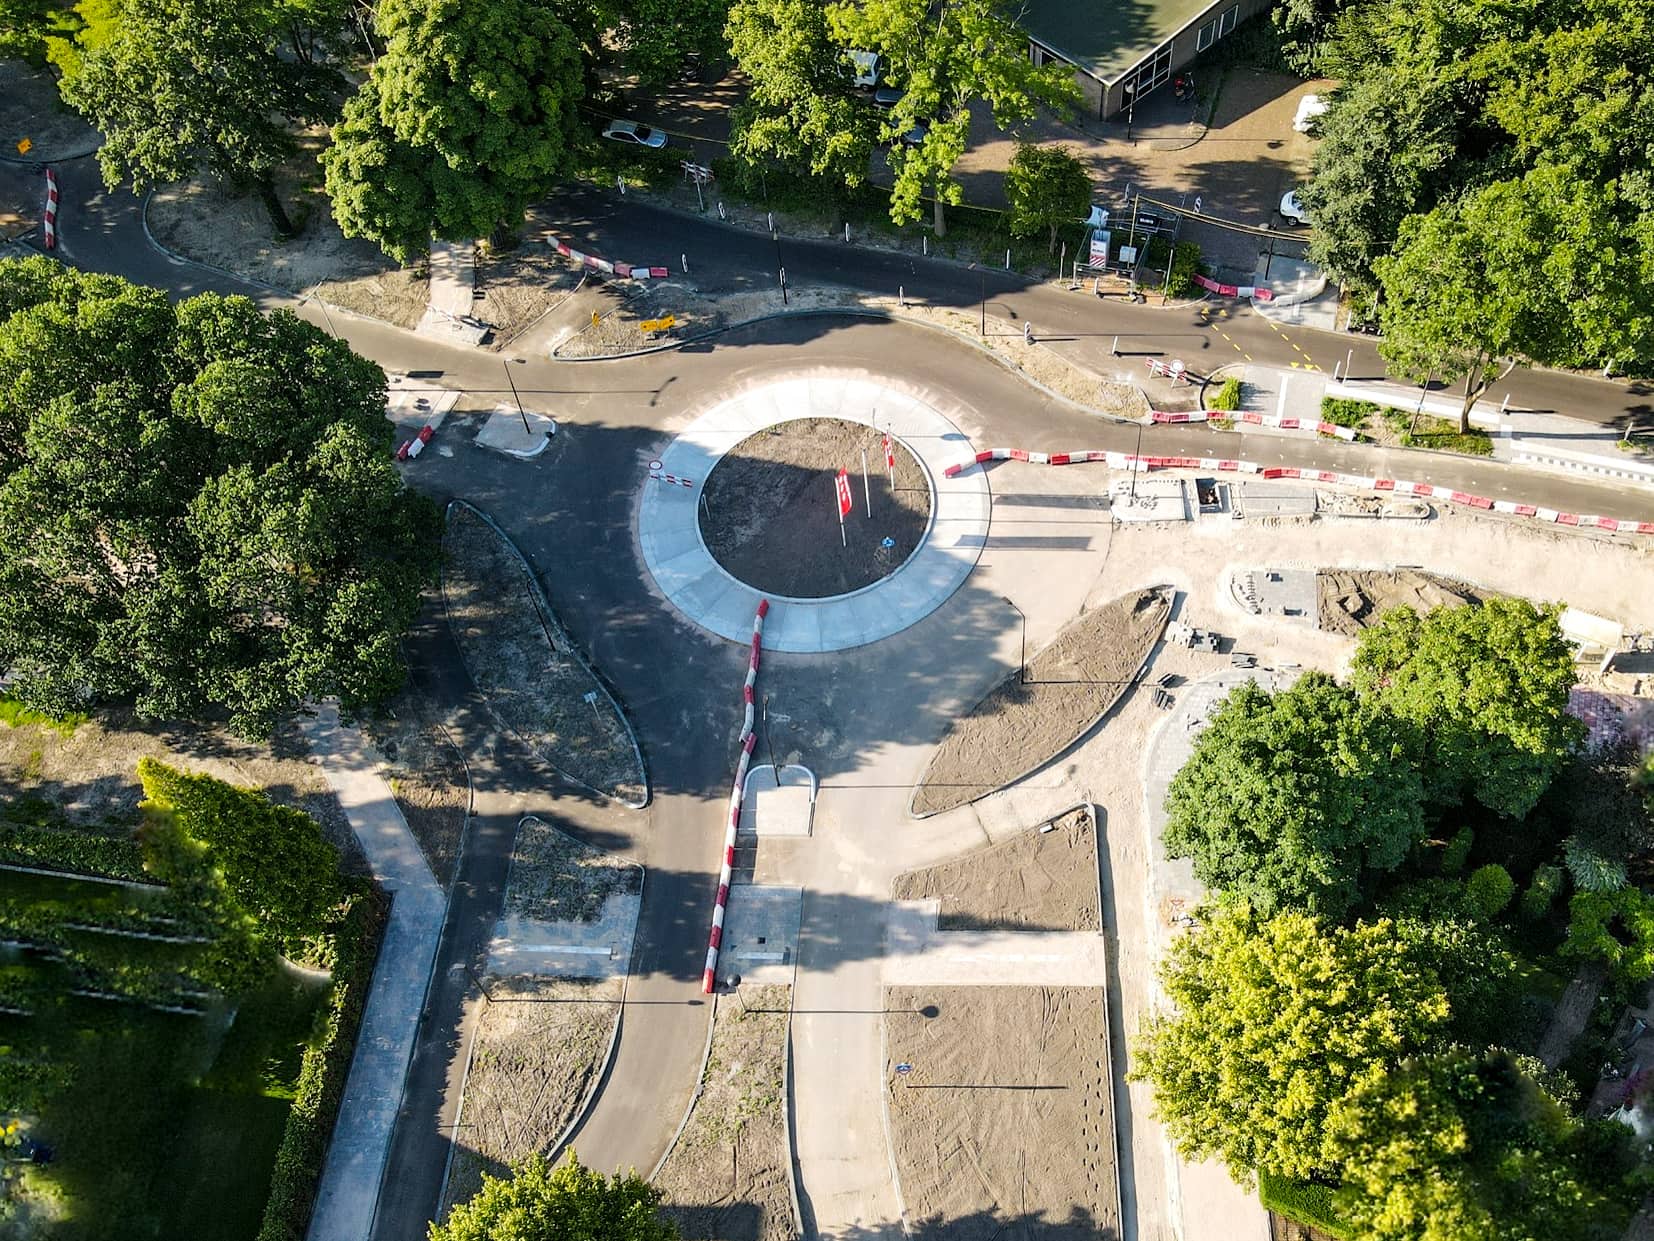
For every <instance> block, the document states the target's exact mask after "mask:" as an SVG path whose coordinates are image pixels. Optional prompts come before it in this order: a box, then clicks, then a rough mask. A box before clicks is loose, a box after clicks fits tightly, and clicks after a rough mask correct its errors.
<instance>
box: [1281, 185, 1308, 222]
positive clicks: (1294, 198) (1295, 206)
mask: <svg viewBox="0 0 1654 1241" xmlns="http://www.w3.org/2000/svg"><path fill="white" fill-rule="evenodd" d="M1281 218H1282V219H1283V220H1285V221H1286V222H1287V223H1288V224H1296V225H1298V226H1299V227H1300V228H1302V227H1304V226H1305V225H1307V224H1309V222H1310V219H1309V208H1308V207H1306V206H1304V200H1303V199H1301V198H1299V197H1298V191H1297V190H1288V191H1287V192H1286V193H1285V194H1283V195H1282V196H1281Z"/></svg>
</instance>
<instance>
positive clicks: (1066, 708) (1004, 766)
mask: <svg viewBox="0 0 1654 1241" xmlns="http://www.w3.org/2000/svg"><path fill="white" fill-rule="evenodd" d="M1170 611H1171V598H1170V596H1169V595H1168V594H1163V593H1160V592H1157V591H1155V590H1152V589H1151V590H1137V591H1132V592H1131V593H1129V594H1126V595H1122V596H1121V597H1119V598H1117V599H1114V600H1112V601H1111V602H1109V603H1106V604H1104V605H1103V606H1102V607H1100V608H1097V609H1095V610H1094V611H1091V612H1087V613H1083V614H1082V615H1081V616H1080V617H1079V619H1077V620H1075V621H1073V622H1072V623H1071V624H1070V625H1069V626H1068V627H1067V628H1065V629H1064V630H1063V631H1062V632H1061V633H1060V634H1058V635H1057V638H1056V640H1055V641H1054V642H1052V643H1051V645H1049V646H1047V647H1046V648H1045V649H1043V650H1041V651H1039V652H1037V653H1035V654H1033V655H1032V656H1031V657H1030V658H1029V660H1028V668H1027V678H1026V682H1025V681H1024V678H1023V673H1022V670H1021V669H1018V670H1017V671H1015V672H1012V673H1011V674H1010V676H1008V677H1007V678H1006V679H1005V680H1003V681H1001V682H1000V683H999V684H998V685H996V686H994V687H993V688H992V689H991V690H989V691H988V693H987V694H986V695H985V696H984V697H983V699H982V701H981V702H979V703H977V705H976V706H975V707H973V708H972V709H971V711H970V713H969V714H968V715H965V716H962V717H961V718H959V719H957V720H955V721H954V724H953V727H952V728H951V729H950V730H949V731H948V734H947V736H945V737H944V738H943V739H942V743H941V745H940V746H938V747H937V750H936V754H935V755H934V756H933V757H932V758H931V760H930V764H929V765H928V766H927V767H926V768H925V773H924V775H923V776H922V777H920V780H919V787H918V788H917V789H916V790H915V792H914V795H913V813H914V814H915V815H917V816H919V817H921V818H922V817H924V816H926V815H932V814H938V813H940V812H941V811H944V810H951V809H952V808H953V807H955V806H962V805H964V804H965V803H967V802H971V801H975V800H976V799H977V798H979V797H985V796H987V795H988V794H989V793H992V792H993V791H994V790H995V789H998V788H1002V787H1004V786H1005V785H1006V784H1009V783H1011V782H1012V781H1013V780H1017V779H1019V778H1021V777H1022V776H1024V775H1026V774H1028V773H1029V772H1031V771H1035V770H1037V769H1038V768H1041V767H1043V766H1045V764H1047V763H1049V762H1050V761H1051V760H1052V759H1053V758H1055V757H1056V756H1057V755H1059V754H1061V753H1062V752H1063V751H1064V750H1066V749H1067V748H1068V747H1069V746H1071V745H1073V744H1074V742H1075V741H1076V740H1077V739H1078V738H1080V737H1081V736H1083V735H1084V734H1085V733H1086V731H1087V730H1088V729H1090V728H1091V727H1092V726H1093V725H1095V724H1096V723H1097V721H1098V720H1099V719H1101V718H1102V717H1103V716H1104V715H1105V714H1107V713H1108V711H1109V710H1110V708H1112V707H1113V706H1114V704H1115V703H1116V702H1118V701H1119V700H1120V698H1121V697H1122V696H1123V695H1124V694H1125V692H1126V691H1127V690H1128V689H1129V688H1131V683H1132V677H1133V676H1134V675H1135V674H1136V672H1137V670H1138V668H1139V667H1141V666H1142V663H1143V661H1144V659H1146V658H1147V657H1148V654H1149V651H1150V650H1152V649H1153V647H1154V644H1155V642H1156V641H1158V640H1159V638H1160V633H1161V631H1162V630H1163V629H1164V628H1165V626H1166V620H1167V617H1168V616H1169V615H1170Z"/></svg>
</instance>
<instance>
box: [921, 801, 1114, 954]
mask: <svg viewBox="0 0 1654 1241" xmlns="http://www.w3.org/2000/svg"><path fill="white" fill-rule="evenodd" d="M892 895H893V896H894V897H895V898H896V899H897V900H899V901H915V900H927V899H935V900H939V901H940V902H941V906H942V908H941V914H940V916H939V917H938V919H937V928H938V929H939V930H943V931H1095V930H1098V929H1099V928H1100V913H1099V911H1098V909H1097V832H1096V825H1095V824H1093V823H1092V821H1091V815H1090V813H1089V812H1088V811H1086V810H1084V809H1080V810H1075V811H1072V812H1070V813H1068V814H1065V815H1063V816H1062V818H1060V819H1057V820H1056V821H1055V823H1054V824H1053V826H1052V828H1051V830H1050V831H1042V830H1040V829H1039V828H1035V829H1034V830H1032V831H1028V832H1024V833H1023V834H1022V835H1020V836H1015V837H1012V838H1011V839H1010V840H1007V841H1006V842H1005V843H1003V844H999V845H994V846H991V847H990V848H987V849H980V850H978V851H976V852H975V853H967V854H965V855H964V856H963V857H958V858H954V859H953V860H951V861H948V862H942V863H940V864H939V865H936V866H928V867H926V868H924V869H923V870H911V871H908V872H907V874H905V875H898V876H897V877H896V882H895V884H894V887H893V890H892Z"/></svg>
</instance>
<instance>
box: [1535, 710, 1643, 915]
mask: <svg viewBox="0 0 1654 1241" xmlns="http://www.w3.org/2000/svg"><path fill="white" fill-rule="evenodd" d="M1641 770H1642V757H1641V755H1640V753H1639V751H1638V748H1637V744H1636V742H1634V741H1632V740H1630V739H1621V740H1619V741H1617V742H1615V743H1613V744H1611V745H1606V746H1604V747H1603V748H1602V749H1600V750H1597V751H1595V752H1581V753H1580V754H1578V755H1576V756H1575V758H1574V760H1573V761H1572V762H1571V763H1569V764H1568V765H1567V766H1566V767H1565V768H1563V769H1562V771H1561V772H1560V773H1558V775H1557V777H1556V782H1555V783H1554V784H1553V785H1552V786H1551V791H1550V793H1549V794H1548V795H1547V797H1546V801H1547V803H1548V804H1549V806H1550V807H1551V808H1552V812H1553V814H1554V815H1555V816H1556V817H1558V818H1560V819H1561V820H1562V822H1563V823H1564V824H1565V825H1566V826H1567V827H1568V829H1569V830H1570V831H1571V833H1572V835H1571V837H1570V839H1569V841H1568V842H1567V845H1566V846H1565V847H1566V849H1567V855H1568V869H1569V870H1570V871H1574V872H1575V882H1576V883H1579V884H1580V886H1581V887H1586V888H1592V889H1598V888H1600V887H1602V886H1603V885H1601V884H1599V883H1589V882H1582V881H1581V878H1580V876H1581V874H1583V873H1585V872H1586V871H1589V872H1590V873H1591V874H1593V875H1599V876H1600V875H1605V874H1616V875H1618V881H1617V882H1613V883H1609V884H1608V885H1607V886H1608V887H1619V886H1620V885H1621V884H1623V883H1624V882H1625V874H1626V866H1627V864H1628V863H1632V862H1641V861H1645V860H1646V859H1647V857H1648V855H1649V854H1650V853H1651V852H1654V811H1651V810H1650V808H1649V805H1648V802H1647V801H1646V800H1645V798H1644V796H1643V791H1642V789H1641V787H1640V786H1639V780H1640V774H1641Z"/></svg>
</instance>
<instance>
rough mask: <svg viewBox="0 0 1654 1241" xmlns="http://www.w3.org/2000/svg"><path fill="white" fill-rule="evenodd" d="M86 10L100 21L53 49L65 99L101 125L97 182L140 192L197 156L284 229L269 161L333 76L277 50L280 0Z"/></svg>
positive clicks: (282, 154) (178, 1)
mask: <svg viewBox="0 0 1654 1241" xmlns="http://www.w3.org/2000/svg"><path fill="white" fill-rule="evenodd" d="M97 8H98V9H99V10H102V8H103V6H102V5H98V6H97ZM89 16H92V17H97V18H98V20H90V21H89V22H88V25H87V27H86V29H84V30H83V31H82V32H81V33H80V34H79V35H77V36H76V43H75V46H74V48H73V49H71V50H70V51H68V52H67V53H66V54H63V55H59V56H55V57H54V59H56V60H57V62H58V64H59V66H60V68H61V69H62V71H63V80H62V81H61V82H60V83H59V87H58V89H59V91H60V93H61V94H62V96H63V99H64V101H65V102H66V103H68V104H69V105H70V106H71V107H73V108H75V109H76V110H77V111H79V112H81V113H82V114H84V115H85V116H86V118H87V119H88V120H90V121H91V122H92V123H93V124H94V125H96V126H97V127H98V129H99V130H101V131H102V132H103V138H104V141H103V145H102V146H101V147H100V148H98V165H99V167H100V168H101V169H102V171H103V178H104V181H105V183H107V184H108V185H109V187H110V188H111V189H113V188H114V187H115V186H117V185H120V184H121V183H122V182H130V183H131V184H132V187H133V189H134V190H136V191H138V192H140V193H141V192H142V191H143V190H145V189H147V188H148V187H149V186H151V185H154V184H156V183H157V182H166V181H182V180H184V179H186V178H187V177H190V176H192V175H194V173H195V172H196V170H197V168H198V167H199V166H202V165H204V166H205V167H206V169H207V171H208V172H210V173H211V174H212V175H213V176H214V177H216V178H218V179H219V180H220V181H222V182H224V183H225V184H227V185H230V186H232V187H234V188H236V189H238V190H242V191H245V190H252V191H254V192H256V193H257V194H258V196H259V198H260V199H261V200H262V201H263V203H264V207H265V210H266V211H267V212H268V213H269V216H270V224H271V226H272V227H273V228H274V229H275V230H276V232H277V233H278V234H279V235H281V236H288V235H290V234H291V233H292V231H293V226H292V222H291V221H290V220H289V219H288V217H287V212H286V210H285V209H284V208H283V206H282V203H281V199H280V197H279V196H278V195H277V193H276V183H275V172H276V169H277V168H278V167H279V166H280V165H281V164H282V162H283V161H285V160H286V159H287V158H288V157H289V156H290V155H292V153H293V151H294V149H295V147H294V142H293V137H292V134H291V133H290V132H289V126H290V125H291V124H292V123H293V122H295V121H312V120H319V119H321V118H323V117H325V116H326V115H327V114H328V112H329V111H330V108H331V105H330V102H329V93H328V92H329V90H330V88H331V87H332V86H333V84H334V81H335V78H334V75H333V74H332V73H330V72H326V71H323V70H321V69H320V68H318V67H317V66H315V65H313V64H306V63H304V62H302V61H299V60H297V59H296V58H293V57H290V56H284V55H283V54H282V53H281V49H280V47H279V43H280V39H281V34H282V26H281V20H280V18H281V10H280V8H279V6H278V7H274V8H273V7H272V6H271V5H268V4H266V3H263V2H262V0H115V2H114V5H113V8H112V9H111V10H109V16H108V18H107V20H104V19H102V18H101V16H100V15H99V14H92V15H89Z"/></svg>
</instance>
